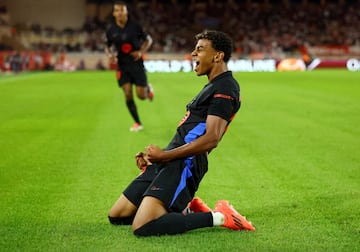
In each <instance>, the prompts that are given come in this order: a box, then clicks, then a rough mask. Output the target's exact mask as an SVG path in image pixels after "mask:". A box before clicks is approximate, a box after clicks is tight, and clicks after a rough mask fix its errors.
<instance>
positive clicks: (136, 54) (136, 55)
mask: <svg viewBox="0 0 360 252" xmlns="http://www.w3.org/2000/svg"><path fill="white" fill-rule="evenodd" d="M130 55H131V56H132V57H133V58H134V61H138V60H139V59H141V57H142V53H141V51H133V52H131V53H130Z"/></svg>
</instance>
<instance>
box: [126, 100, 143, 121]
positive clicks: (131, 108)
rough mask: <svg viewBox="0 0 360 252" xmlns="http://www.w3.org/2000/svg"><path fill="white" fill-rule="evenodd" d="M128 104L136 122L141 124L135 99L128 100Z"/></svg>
mask: <svg viewBox="0 0 360 252" xmlns="http://www.w3.org/2000/svg"><path fill="white" fill-rule="evenodd" d="M126 106H127V107H128V110H129V112H130V114H131V116H132V118H133V119H134V121H135V122H137V123H138V124H141V122H140V119H139V114H138V112H137V108H136V104H135V102H134V100H130V101H126Z"/></svg>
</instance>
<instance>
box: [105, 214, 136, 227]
mask: <svg viewBox="0 0 360 252" xmlns="http://www.w3.org/2000/svg"><path fill="white" fill-rule="evenodd" d="M108 218H109V222H110V223H111V224H112V225H115V226H118V225H131V224H132V222H133V220H134V217H111V216H108Z"/></svg>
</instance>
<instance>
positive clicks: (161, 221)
mask: <svg viewBox="0 0 360 252" xmlns="http://www.w3.org/2000/svg"><path fill="white" fill-rule="evenodd" d="M212 226H213V217H212V214H211V212H209V213H191V214H187V215H183V214H181V213H168V214H165V215H163V216H161V217H160V218H158V219H156V220H153V221H150V222H148V223H146V224H145V225H143V226H142V227H140V228H138V229H136V230H134V234H135V235H136V236H159V235H175V234H181V233H184V232H186V231H189V230H193V229H196V228H204V227H212Z"/></svg>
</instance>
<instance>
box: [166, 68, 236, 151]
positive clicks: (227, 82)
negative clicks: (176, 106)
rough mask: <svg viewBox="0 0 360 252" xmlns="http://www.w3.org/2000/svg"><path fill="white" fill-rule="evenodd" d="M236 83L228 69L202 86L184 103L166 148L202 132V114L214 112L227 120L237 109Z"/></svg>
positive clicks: (204, 116)
mask: <svg viewBox="0 0 360 252" xmlns="http://www.w3.org/2000/svg"><path fill="white" fill-rule="evenodd" d="M240 104H241V102H240V87H239V84H238V83H237V81H236V80H235V79H234V78H233V76H232V73H231V72H230V71H228V72H225V73H222V74H221V75H219V76H217V77H216V78H214V79H213V80H212V81H211V82H210V83H208V84H207V85H205V86H204V88H203V89H202V90H201V91H200V93H199V94H198V95H197V96H195V98H194V99H193V100H192V101H190V103H189V104H187V106H186V108H187V112H186V115H185V117H184V118H183V119H182V120H181V122H180V123H179V126H178V128H177V132H176V134H175V136H174V138H173V139H172V141H171V142H170V144H169V145H168V146H167V148H166V149H173V148H176V147H178V146H181V145H184V144H186V143H190V142H192V141H194V140H195V139H197V138H198V137H200V136H202V135H204V134H205V132H206V118H207V116H208V115H216V116H219V117H221V118H223V119H224V120H226V121H228V125H229V123H230V122H231V121H232V119H233V118H234V116H235V114H236V113H237V111H238V110H239V109H240Z"/></svg>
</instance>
